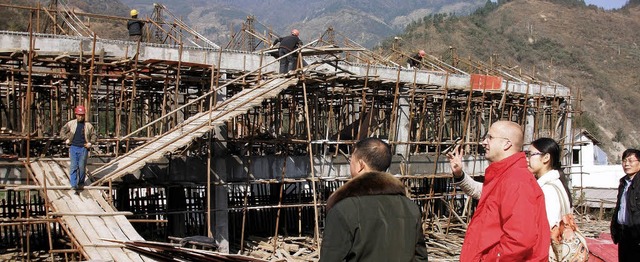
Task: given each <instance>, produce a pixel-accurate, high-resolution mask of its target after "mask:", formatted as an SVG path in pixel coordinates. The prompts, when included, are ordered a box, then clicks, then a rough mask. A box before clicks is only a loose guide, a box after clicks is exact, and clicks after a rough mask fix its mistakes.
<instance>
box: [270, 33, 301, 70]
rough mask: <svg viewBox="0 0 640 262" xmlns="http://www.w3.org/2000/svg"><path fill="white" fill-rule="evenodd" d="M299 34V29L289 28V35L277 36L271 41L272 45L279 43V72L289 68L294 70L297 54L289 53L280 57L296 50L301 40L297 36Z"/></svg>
mask: <svg viewBox="0 0 640 262" xmlns="http://www.w3.org/2000/svg"><path fill="white" fill-rule="evenodd" d="M299 35H300V31H298V29H293V30H291V35H288V36H285V37H280V38H277V39H276V40H275V41H273V45H276V44H278V43H280V47H279V48H278V57H281V59H280V73H281V74H285V73H287V72H289V71H291V70H295V69H296V67H297V64H298V55H297V54H291V55H289V56H287V57H285V58H282V57H283V56H284V55H286V54H287V53H289V52H291V51H293V50H296V49H297V48H299V47H301V46H302V41H301V40H300V38H298V36H299Z"/></svg>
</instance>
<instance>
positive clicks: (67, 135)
mask: <svg viewBox="0 0 640 262" xmlns="http://www.w3.org/2000/svg"><path fill="white" fill-rule="evenodd" d="M77 127H78V120H77V119H73V120H71V121H69V122H67V124H65V125H64V126H63V127H62V130H60V136H61V137H62V138H64V139H65V143H66V144H70V143H71V140H72V139H73V136H74V135H75V134H76V128H77ZM84 140H85V141H87V143H89V146H91V144H95V143H96V140H98V136H96V130H95V129H94V128H93V125H92V124H91V123H89V122H86V121H85V122H84Z"/></svg>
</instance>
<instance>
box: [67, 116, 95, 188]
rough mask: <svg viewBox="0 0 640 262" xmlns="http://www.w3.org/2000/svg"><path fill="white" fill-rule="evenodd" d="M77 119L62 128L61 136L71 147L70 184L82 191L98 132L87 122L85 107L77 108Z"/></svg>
mask: <svg viewBox="0 0 640 262" xmlns="http://www.w3.org/2000/svg"><path fill="white" fill-rule="evenodd" d="M74 113H75V114H76V119H73V120H71V121H69V122H67V124H65V125H64V126H63V127H62V130H61V131H60V136H61V137H62V138H64V139H65V144H67V145H68V146H69V158H70V160H71V163H70V164H69V169H70V170H69V182H70V183H71V187H72V188H73V189H75V190H78V189H82V187H83V186H84V179H85V173H86V166H87V156H88V155H89V148H91V144H93V143H95V142H96V139H97V137H96V131H95V129H94V128H93V125H92V124H91V123H89V122H87V121H85V115H86V114H87V112H86V109H85V108H84V106H77V107H76V108H75V110H74Z"/></svg>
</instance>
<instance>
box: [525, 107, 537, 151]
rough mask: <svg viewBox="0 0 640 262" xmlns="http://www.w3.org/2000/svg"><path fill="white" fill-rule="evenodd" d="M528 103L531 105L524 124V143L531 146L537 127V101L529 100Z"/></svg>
mask: <svg viewBox="0 0 640 262" xmlns="http://www.w3.org/2000/svg"><path fill="white" fill-rule="evenodd" d="M527 103H528V104H529V105H528V106H527V112H526V120H525V123H524V143H525V144H530V143H531V141H533V127H534V125H535V122H534V121H535V116H534V114H535V109H534V108H533V106H534V103H535V101H534V100H533V99H529V101H527Z"/></svg>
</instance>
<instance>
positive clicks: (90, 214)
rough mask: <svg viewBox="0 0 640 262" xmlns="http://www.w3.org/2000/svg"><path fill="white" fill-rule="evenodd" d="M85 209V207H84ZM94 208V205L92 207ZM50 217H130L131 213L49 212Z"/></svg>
mask: <svg viewBox="0 0 640 262" xmlns="http://www.w3.org/2000/svg"><path fill="white" fill-rule="evenodd" d="M85 207H86V206H85ZM94 207H95V205H94ZM50 214H51V215H52V216H84V217H102V216H130V215H133V213H131V212H128V211H120V212H117V211H116V212H104V211H98V212H87V211H76V212H74V211H68V212H51V213H50Z"/></svg>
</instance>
